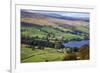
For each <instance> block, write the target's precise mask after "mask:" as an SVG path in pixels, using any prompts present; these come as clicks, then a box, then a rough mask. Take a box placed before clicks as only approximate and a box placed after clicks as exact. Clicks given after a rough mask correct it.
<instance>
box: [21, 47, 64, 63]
mask: <svg viewBox="0 0 100 73" xmlns="http://www.w3.org/2000/svg"><path fill="white" fill-rule="evenodd" d="M21 51H22V52H21V57H22V58H21V62H22V63H23V62H24V63H25V62H45V61H46V60H48V61H61V60H63V57H64V54H63V53H59V52H57V50H56V49H53V48H46V49H44V50H39V49H35V50H32V49H31V48H26V47H22V48H21Z"/></svg>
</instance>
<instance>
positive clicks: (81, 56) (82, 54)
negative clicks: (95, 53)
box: [63, 45, 90, 61]
mask: <svg viewBox="0 0 100 73" xmlns="http://www.w3.org/2000/svg"><path fill="white" fill-rule="evenodd" d="M87 59H90V51H89V45H83V46H82V47H80V48H78V49H77V50H76V51H75V50H74V51H73V52H72V51H70V52H69V51H66V52H65V53H64V59H63V60H64V61H66V60H87Z"/></svg>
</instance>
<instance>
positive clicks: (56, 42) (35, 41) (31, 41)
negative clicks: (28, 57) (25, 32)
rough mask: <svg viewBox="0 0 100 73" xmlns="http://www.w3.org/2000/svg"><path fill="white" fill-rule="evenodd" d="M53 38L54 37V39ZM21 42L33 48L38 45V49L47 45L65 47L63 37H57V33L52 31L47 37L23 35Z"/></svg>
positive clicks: (58, 47) (57, 47)
mask: <svg viewBox="0 0 100 73" xmlns="http://www.w3.org/2000/svg"><path fill="white" fill-rule="evenodd" d="M52 38H54V39H53V40H52ZM21 43H22V44H27V45H29V46H30V47H32V48H33V49H35V48H36V47H37V48H38V49H44V48H45V47H50V48H56V49H60V48H64V46H63V37H62V38H59V39H57V38H55V35H54V34H52V33H48V34H47V35H46V37H43V38H39V37H38V36H36V37H29V36H21Z"/></svg>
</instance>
